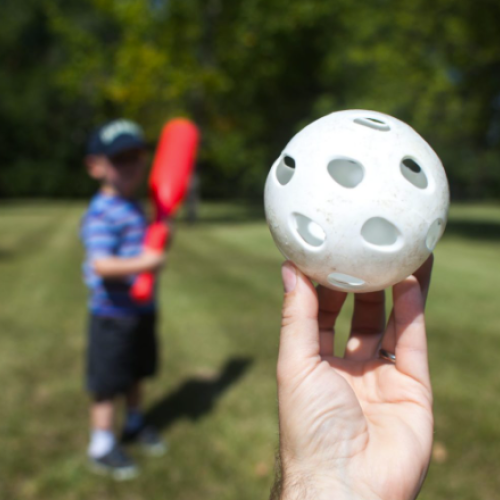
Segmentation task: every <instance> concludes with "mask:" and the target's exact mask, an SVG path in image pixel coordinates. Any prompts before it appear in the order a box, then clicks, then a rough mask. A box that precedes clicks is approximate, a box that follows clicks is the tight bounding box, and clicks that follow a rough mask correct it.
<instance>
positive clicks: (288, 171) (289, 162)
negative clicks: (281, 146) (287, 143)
mask: <svg viewBox="0 0 500 500" xmlns="http://www.w3.org/2000/svg"><path fill="white" fill-rule="evenodd" d="M294 173H295V160H294V159H293V158H292V157H291V156H288V155H285V156H283V157H282V158H281V159H280V161H279V163H278V166H277V167H276V178H277V179H278V182H279V183H280V184H281V185H282V186H285V185H286V184H288V183H289V182H290V181H291V180H292V177H293V174H294Z"/></svg>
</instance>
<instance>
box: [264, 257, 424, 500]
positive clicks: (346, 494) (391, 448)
mask: <svg viewBox="0 0 500 500" xmlns="http://www.w3.org/2000/svg"><path fill="white" fill-rule="evenodd" d="M431 269H432V257H430V258H429V259H428V261H427V262H426V263H425V264H424V265H423V266H422V267H421V268H420V269H419V270H418V271H416V272H415V274H414V276H411V277H408V278H406V279H405V280H404V281H403V282H401V283H398V284H396V285H395V286H394V288H393V303H394V308H393V311H392V314H391V316H390V318H389V321H388V322H386V317H385V306H384V301H385V296H384V292H383V291H382V292H372V293H365V294H355V297H354V313H353V318H352V323H351V332H350V338H349V341H348V342H347V345H346V348H345V353H336V352H335V346H334V334H335V323H336V319H337V317H338V314H339V313H340V310H341V309H342V306H343V304H344V301H345V298H346V293H345V292H340V291H335V290H330V289H327V288H324V287H321V286H319V287H317V288H315V287H314V286H313V284H312V283H311V282H310V280H309V279H307V278H306V277H305V276H304V275H303V274H302V273H301V272H300V271H299V270H298V269H297V268H295V266H293V264H291V263H289V262H287V263H286V264H285V265H284V266H283V279H284V285H285V286H284V287H285V300H284V306H283V315H282V328H281V336H280V348H279V356H278V366H277V381H278V408H279V430H280V456H279V462H278V464H279V468H278V478H277V479H278V481H277V484H276V485H275V488H274V491H273V494H272V497H271V498H272V499H273V500H275V499H276V500H299V499H300V500H309V499H310V500H414V499H415V498H416V497H417V495H418V493H419V491H420V488H421V486H422V483H423V481H424V478H425V475H426V472H427V468H428V466H429V460H430V457H431V447H432V435H433V413H432V389H431V383H430V377H429V369H428V361H427V343H426V332H425V321H424V305H425V301H426V297H427V292H428V289H429V283H430V275H431ZM379 347H381V348H383V349H385V350H386V351H388V352H390V353H395V356H396V362H395V363H393V362H391V361H387V360H385V359H381V358H380V357H379V355H378V352H379Z"/></svg>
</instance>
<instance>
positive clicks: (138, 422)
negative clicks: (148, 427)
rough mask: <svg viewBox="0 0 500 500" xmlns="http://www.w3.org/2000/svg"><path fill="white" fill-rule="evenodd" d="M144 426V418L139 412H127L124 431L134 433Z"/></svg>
mask: <svg viewBox="0 0 500 500" xmlns="http://www.w3.org/2000/svg"><path fill="white" fill-rule="evenodd" d="M143 424H144V417H143V416H142V413H141V412H140V411H139V410H128V411H127V417H126V419H125V431H127V432H135V431H137V430H139V429H140V428H141V427H142V425H143Z"/></svg>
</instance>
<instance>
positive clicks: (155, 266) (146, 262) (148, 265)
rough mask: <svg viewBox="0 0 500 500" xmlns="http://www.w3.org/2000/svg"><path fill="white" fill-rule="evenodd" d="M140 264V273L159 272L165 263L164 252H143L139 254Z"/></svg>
mask: <svg viewBox="0 0 500 500" xmlns="http://www.w3.org/2000/svg"><path fill="white" fill-rule="evenodd" d="M140 258H141V261H142V262H141V264H142V266H143V268H144V270H143V271H142V272H150V273H155V272H158V271H160V270H161V268H162V267H163V264H164V263H165V252H158V250H148V249H146V250H144V252H142V254H141V257H140Z"/></svg>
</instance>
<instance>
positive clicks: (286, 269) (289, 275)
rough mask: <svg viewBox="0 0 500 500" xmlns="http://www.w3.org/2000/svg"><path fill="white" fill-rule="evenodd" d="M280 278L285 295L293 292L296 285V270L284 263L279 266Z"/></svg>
mask: <svg viewBox="0 0 500 500" xmlns="http://www.w3.org/2000/svg"><path fill="white" fill-rule="evenodd" d="M281 278H282V279H283V287H284V289H285V293H289V292H293V291H294V290H295V285H296V284H297V269H296V268H295V266H294V265H293V264H292V263H290V262H288V261H286V262H285V263H284V264H283V265H282V266H281Z"/></svg>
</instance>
